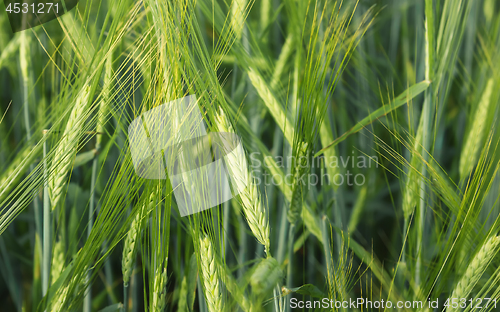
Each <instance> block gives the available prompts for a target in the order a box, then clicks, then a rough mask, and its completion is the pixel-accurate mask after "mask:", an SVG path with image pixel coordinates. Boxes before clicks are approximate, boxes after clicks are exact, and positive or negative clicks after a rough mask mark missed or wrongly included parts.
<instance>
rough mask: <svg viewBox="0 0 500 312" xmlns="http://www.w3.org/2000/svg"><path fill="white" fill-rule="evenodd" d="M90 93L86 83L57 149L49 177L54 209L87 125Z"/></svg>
mask: <svg viewBox="0 0 500 312" xmlns="http://www.w3.org/2000/svg"><path fill="white" fill-rule="evenodd" d="M89 95H90V86H88V85H85V86H84V87H83V88H82V90H81V91H80V93H79V94H78V97H77V99H76V103H75V106H74V107H73V110H72V111H71V113H70V116H69V120H68V123H67V124H66V128H65V129H64V132H63V134H62V138H61V140H60V141H59V144H58V145H57V148H56V150H55V154H54V158H53V160H52V167H51V171H50V177H49V197H50V201H51V203H52V209H55V207H56V206H57V204H58V203H59V200H60V199H61V196H62V191H63V189H64V185H65V184H66V179H67V173H68V172H69V170H70V168H71V162H72V161H73V158H74V156H75V154H76V151H77V147H78V138H79V135H80V132H81V130H82V128H83V126H84V125H85V121H86V118H85V117H86V114H88V107H89V104H90V103H89V101H90V99H89Z"/></svg>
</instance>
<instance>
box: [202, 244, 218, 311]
mask: <svg viewBox="0 0 500 312" xmlns="http://www.w3.org/2000/svg"><path fill="white" fill-rule="evenodd" d="M200 258H201V274H202V276H203V286H204V289H205V297H206V299H207V306H208V311H210V312H220V311H221V310H222V298H221V288H220V285H219V281H220V276H219V272H218V270H217V265H216V260H215V253H214V250H213V247H212V243H211V242H210V239H208V237H206V236H205V238H202V239H200Z"/></svg>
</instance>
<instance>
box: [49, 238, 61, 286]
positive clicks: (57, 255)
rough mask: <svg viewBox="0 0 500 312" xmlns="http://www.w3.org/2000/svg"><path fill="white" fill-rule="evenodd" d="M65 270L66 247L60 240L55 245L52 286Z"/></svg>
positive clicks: (51, 273) (51, 274)
mask: <svg viewBox="0 0 500 312" xmlns="http://www.w3.org/2000/svg"><path fill="white" fill-rule="evenodd" d="M63 268H64V246H63V243H62V240H59V241H58V242H56V243H55V244H54V254H53V257H52V265H51V267H50V284H51V285H52V284H54V283H55V281H57V279H58V278H59V276H61V272H62V271H63Z"/></svg>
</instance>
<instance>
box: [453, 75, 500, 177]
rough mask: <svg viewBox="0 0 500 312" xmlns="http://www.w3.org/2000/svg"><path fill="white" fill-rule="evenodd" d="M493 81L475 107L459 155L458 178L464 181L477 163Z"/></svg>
mask: <svg viewBox="0 0 500 312" xmlns="http://www.w3.org/2000/svg"><path fill="white" fill-rule="evenodd" d="M493 85H494V79H493V78H490V80H488V84H487V85H486V89H485V90H484V93H483V96H482V97H481V101H480V102H479V106H478V107H477V110H476V114H475V115H474V119H473V122H472V127H471V128H470V131H469V134H468V135H467V140H466V141H465V144H464V147H463V150H462V154H461V155H460V167H459V171H460V178H461V179H465V178H466V177H467V176H468V175H469V173H470V172H471V171H472V168H474V166H475V164H476V163H477V157H478V152H479V148H480V146H481V142H482V137H483V133H484V128H485V126H486V119H487V118H488V112H489V107H490V103H491V102H492V101H491V93H492V92H493Z"/></svg>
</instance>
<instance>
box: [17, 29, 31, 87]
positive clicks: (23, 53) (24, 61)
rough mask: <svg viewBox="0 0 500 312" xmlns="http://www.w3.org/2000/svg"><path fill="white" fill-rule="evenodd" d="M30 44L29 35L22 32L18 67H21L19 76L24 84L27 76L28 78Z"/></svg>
mask: <svg viewBox="0 0 500 312" xmlns="http://www.w3.org/2000/svg"><path fill="white" fill-rule="evenodd" d="M30 44H31V37H30V35H29V33H27V32H24V31H23V32H22V33H21V45H20V47H19V65H20V67H21V75H22V77H23V81H24V82H27V81H28V76H29V70H28V66H29V65H28V63H29V62H30V60H31V57H30Z"/></svg>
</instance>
